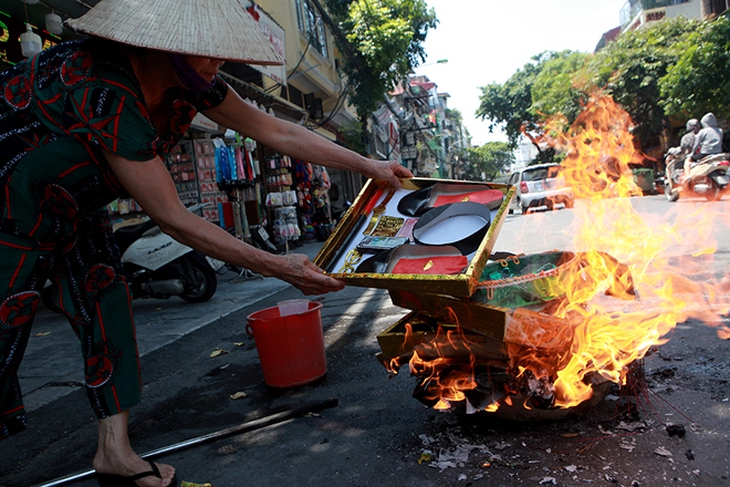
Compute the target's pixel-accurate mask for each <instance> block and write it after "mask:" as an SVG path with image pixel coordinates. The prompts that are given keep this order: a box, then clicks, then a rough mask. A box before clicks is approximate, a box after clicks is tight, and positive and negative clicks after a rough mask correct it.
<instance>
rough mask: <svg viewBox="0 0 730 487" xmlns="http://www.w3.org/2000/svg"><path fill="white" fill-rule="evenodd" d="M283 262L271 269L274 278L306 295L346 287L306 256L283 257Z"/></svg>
mask: <svg viewBox="0 0 730 487" xmlns="http://www.w3.org/2000/svg"><path fill="white" fill-rule="evenodd" d="M281 260H282V262H281V265H279V266H276V269H270V271H271V272H272V276H273V277H277V278H279V279H281V280H283V281H286V282H288V283H289V284H292V285H293V286H294V287H296V288H297V289H299V290H300V291H301V292H303V293H304V294H306V295H311V294H325V293H329V292H332V291H339V290H341V289H342V288H344V287H345V283H344V282H342V281H338V280H337V279H333V278H331V277H328V276H325V275H324V271H322V269H320V268H319V267H317V266H316V265H314V264H313V263H312V262H311V261H310V260H309V258H308V257H307V256H306V255H303V254H288V255H283V256H281Z"/></svg>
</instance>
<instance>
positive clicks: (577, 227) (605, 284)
mask: <svg viewBox="0 0 730 487" xmlns="http://www.w3.org/2000/svg"><path fill="white" fill-rule="evenodd" d="M560 123H561V122H560V121H557V120H556V121H550V122H548V123H547V125H546V127H545V128H546V130H545V133H547V134H550V136H551V143H552V144H553V145H554V146H555V147H556V148H558V149H560V150H562V151H563V152H564V153H565V154H566V157H565V160H564V161H563V163H562V166H563V173H562V174H563V177H564V178H565V180H566V182H567V183H568V184H569V185H570V186H571V187H572V189H573V193H574V196H575V199H576V205H575V209H574V220H573V221H574V223H573V226H572V227H571V229H570V232H571V234H572V235H573V246H574V250H575V252H576V253H580V260H581V263H582V264H581V266H578V267H574V268H573V271H572V272H564V273H563V275H562V276H561V284H562V287H563V288H564V291H565V294H564V296H563V297H562V298H560V299H557V300H555V301H553V302H551V303H550V304H548V305H547V306H546V307H545V308H544V309H542V310H541V313H543V315H547V316H548V319H543V320H535V319H533V317H532V315H530V314H528V313H527V312H525V311H523V310H521V309H516V310H515V311H514V313H513V315H512V317H511V320H510V321H509V324H508V327H507V330H506V333H505V337H504V341H505V344H506V353H507V356H508V363H507V364H506V365H505V369H504V370H506V371H507V372H508V375H509V376H510V380H507V381H504V383H503V388H504V391H503V394H502V395H501V396H500V395H499V394H496V395H495V392H494V391H492V392H491V396H490V395H489V394H486V395H483V397H481V399H480V400H481V403H480V404H479V406H478V409H482V410H487V411H495V410H496V409H497V408H498V407H500V405H502V406H507V407H509V406H511V405H512V404H513V399H512V398H514V397H517V392H518V391H517V390H516V388H517V387H521V386H525V387H527V388H528V389H529V390H530V393H531V395H532V396H538V398H542V399H544V400H545V401H547V403H546V404H542V407H550V408H570V407H573V406H576V405H578V404H580V403H582V402H584V401H586V400H588V399H590V398H591V397H592V396H593V393H594V387H595V385H596V383H597V382H600V381H603V382H605V381H610V382H613V383H617V384H624V383H625V381H626V377H627V373H628V370H629V368H628V367H629V365H630V364H632V363H633V362H635V361H637V360H641V359H642V358H643V357H644V356H645V355H646V353H647V352H648V351H649V349H650V348H651V347H653V346H659V345H662V344H663V343H665V342H666V341H667V338H666V337H667V334H668V333H669V332H670V331H671V330H672V329H673V328H674V327H675V326H676V325H677V323H681V322H684V321H686V320H687V319H689V318H694V319H697V320H701V321H703V322H705V323H708V324H711V325H719V324H720V323H721V317H722V315H726V314H728V312H729V311H730V309H729V307H728V303H727V301H723V299H722V297H723V296H724V295H725V294H726V293H725V290H727V289H729V288H730V286H729V285H728V279H727V278H724V277H723V278H721V279H720V280H715V279H713V278H712V276H711V275H710V273H709V272H708V270H707V269H708V263H709V262H710V259H711V258H712V254H713V253H714V251H715V243H714V240H713V238H712V229H713V225H715V224H716V223H717V220H718V218H717V217H718V215H716V214H713V212H710V211H707V208H700V209H698V210H696V211H687V212H684V213H683V212H676V213H675V214H671V215H670V216H671V218H670V217H669V216H666V215H664V216H657V218H662V220H661V222H660V223H659V224H657V223H656V222H653V224H652V225H649V224H648V223H647V222H646V221H645V220H644V217H642V216H641V215H640V214H639V213H638V212H637V211H636V210H634V208H633V206H632V203H631V199H630V197H631V196H637V195H640V194H641V190H640V189H639V188H638V187H637V185H636V184H635V182H634V179H633V173H632V170H631V164H636V163H640V162H641V160H642V155H641V154H640V153H639V152H638V151H637V150H635V148H634V143H633V139H632V136H631V134H630V128H631V126H632V122H631V119H630V117H629V115H628V114H627V113H626V112H625V111H624V110H623V109H622V108H621V107H619V106H618V105H617V104H615V103H614V102H613V100H612V99H611V98H610V97H608V96H605V95H603V94H601V93H597V94H595V95H594V96H593V98H592V99H591V100H590V101H589V103H587V104H586V106H585V108H584V110H583V112H582V113H581V114H580V116H579V117H578V119H577V120H576V121H575V123H573V124H572V126H571V127H570V129H569V130H568V131H567V132H564V133H563V132H561V131H560V130H559V129H558V127H559V126H560ZM672 208H676V207H672ZM667 213H672V212H671V211H670V209H669V207H668V210H667ZM687 229H691V232H688V231H687ZM688 239H691V240H692V246H693V248H694V249H696V250H695V252H694V254H693V255H692V256H691V258H681V257H678V256H676V255H673V254H672V249H673V248H674V247H675V246H676V245H677V244H678V243H679V242H684V243H685V244H687V241H688ZM697 276H702V277H701V278H699V279H698V278H697ZM627 290H631V292H632V293H635V294H636V296H635V297H636V298H637V299H634V300H630V299H626V297H625V296H624V298H623V299H616V297H622V296H621V294H622V293H623V294H626V291H627ZM631 297H632V298H633V297H634V296H633V294H632V296H631ZM550 317H552V318H554V319H555V320H556V321H554V322H553V321H551V319H550ZM453 321H454V322H455V323H456V330H455V331H443V330H442V329H440V328H439V331H438V333H437V334H436V337H435V338H434V339H433V340H431V341H430V342H427V343H419V344H416V345H412V346H409V347H404V348H405V349H409V350H410V349H412V350H413V353H412V355H411V356H410V360H409V367H410V371H411V373H412V374H413V375H416V376H418V377H419V378H421V379H422V380H421V382H420V383H419V386H418V387H417V388H416V390H417V392H416V393H414V395H417V393H418V391H419V389H420V390H421V396H420V397H419V399H421V400H422V401H424V398H425V399H426V400H425V401H424V402H426V403H431V405H433V406H434V407H436V408H439V409H441V408H448V407H449V406H450V405H451V404H452V403H453V402H458V401H463V400H464V399H469V402H470V403H471V404H474V401H473V400H472V398H473V397H475V394H476V393H477V392H479V389H480V387H479V381H478V380H477V379H476V378H475V375H476V372H475V370H476V368H477V367H479V366H485V365H487V366H489V365H493V362H490V360H484V358H483V357H482V356H480V355H479V352H477V350H479V343H478V341H477V342H475V341H474V340H473V337H471V336H469V337H467V336H466V335H464V334H463V332H461V328H460V327H458V320H456V319H454V320H453ZM558 321H559V322H560V323H562V325H558V324H557V323H558ZM565 323H567V324H568V326H565V325H564V324H565ZM718 335H719V336H720V337H721V338H728V337H730V329H727V328H725V327H723V328H721V329H719V331H718ZM403 361H404V358H403V357H401V358H399V359H395V360H394V361H393V364H392V366H393V368H394V369H397V367H398V366H400V365H401V362H403ZM482 368H483V367H482ZM489 380H490V381H492V380H493V377H490V378H489ZM485 398H486V399H485ZM477 402H479V401H477ZM531 404H534V401H533V402H532V403H529V404H528V402H527V401H525V403H524V407H525V408H527V409H529V408H530V407H532V406H531ZM475 406H476V405H475Z"/></svg>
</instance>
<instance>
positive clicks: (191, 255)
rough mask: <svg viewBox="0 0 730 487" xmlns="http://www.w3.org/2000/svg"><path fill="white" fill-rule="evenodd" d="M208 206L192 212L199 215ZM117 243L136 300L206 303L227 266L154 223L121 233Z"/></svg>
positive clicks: (118, 234)
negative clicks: (184, 243) (164, 231)
mask: <svg viewBox="0 0 730 487" xmlns="http://www.w3.org/2000/svg"><path fill="white" fill-rule="evenodd" d="M205 205H206V204H205V203H203V204H199V205H194V206H191V207H190V208H188V209H189V210H190V211H197V210H199V209H200V208H202V207H204V206H205ZM114 240H115V241H116V242H117V245H118V246H119V250H120V251H121V252H122V265H123V266H124V275H125V277H126V279H127V282H128V283H129V286H130V288H131V290H132V296H133V297H134V298H135V299H136V298H157V299H160V298H161V299H167V298H169V297H170V296H180V297H181V298H182V299H184V300H185V301H187V302H189V303H203V302H205V301H208V300H209V299H210V298H212V297H213V295H214V294H215V292H216V290H217V288H218V278H217V275H216V271H217V270H218V269H220V268H221V267H222V266H223V265H224V263H223V262H221V261H219V260H216V259H212V258H208V257H207V256H205V255H203V254H201V253H200V252H198V251H197V250H193V249H192V248H190V247H188V246H187V245H183V244H181V243H180V242H178V241H177V240H175V239H173V238H172V237H170V236H169V235H167V234H165V233H163V232H162V230H160V227H159V226H157V224H156V223H154V222H153V221H151V220H149V221H146V222H144V223H140V224H137V225H129V226H126V227H121V228H119V229H117V230H116V231H115V232H114Z"/></svg>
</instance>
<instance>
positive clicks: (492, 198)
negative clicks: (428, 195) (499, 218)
mask: <svg viewBox="0 0 730 487" xmlns="http://www.w3.org/2000/svg"><path fill="white" fill-rule="evenodd" d="M503 197H504V194H502V192H501V191H499V190H498V189H484V190H481V191H472V192H470V193H462V194H443V195H440V196H437V197H436V201H435V202H434V205H433V206H434V207H438V206H444V205H448V204H451V203H466V202H467V201H468V202H471V203H479V204H481V205H486V204H488V203H493V202H496V201H500V202H501V201H502V198H503Z"/></svg>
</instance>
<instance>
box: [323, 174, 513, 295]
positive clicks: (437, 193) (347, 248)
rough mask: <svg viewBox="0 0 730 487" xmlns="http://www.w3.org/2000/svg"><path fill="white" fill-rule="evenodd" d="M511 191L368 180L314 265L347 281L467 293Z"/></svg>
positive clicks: (433, 182) (462, 183)
mask: <svg viewBox="0 0 730 487" xmlns="http://www.w3.org/2000/svg"><path fill="white" fill-rule="evenodd" d="M512 194H513V191H512V190H511V186H508V185H502V184H492V183H480V182H474V181H447V180H438V179H418V178H413V179H407V180H404V181H403V187H402V188H401V189H397V190H396V189H395V188H392V187H387V186H382V185H378V184H377V183H375V182H374V181H369V182H368V184H366V186H365V188H363V191H362V192H361V193H360V195H359V196H358V198H357V200H356V202H355V204H353V206H352V208H351V209H350V210H349V211H348V213H347V214H346V216H345V218H344V219H343V221H342V222H341V223H340V225H338V227H337V229H335V232H333V234H332V236H331V237H330V240H329V241H328V242H327V243H326V244H325V246H323V248H322V251H321V252H320V254H319V255H318V256H317V258H316V259H315V263H316V264H317V265H319V266H320V267H323V268H324V269H325V270H326V271H327V272H329V273H331V274H333V275H334V276H335V277H337V278H341V279H344V280H345V281H347V283H348V284H353V285H360V286H367V287H380V288H387V289H410V290H419V289H421V290H424V291H431V292H437V290H438V289H442V290H443V289H449V290H450V291H451V293H453V294H454V295H460V296H468V295H470V294H471V293H472V292H473V291H474V289H473V285H474V283H473V282H471V281H473V280H474V276H475V275H478V273H479V271H480V270H481V268H482V267H483V266H484V263H485V262H486V259H485V258H482V256H483V255H484V254H485V252H486V257H488V255H489V252H490V251H491V248H492V246H493V244H494V241H495V240H496V237H497V234H498V232H499V228H500V227H501V224H502V221H503V219H504V217H505V216H506V214H507V208H508V205H509V199H510V198H511V197H512ZM428 283H431V284H433V285H434V286H435V287H433V286H428V285H427V284H428ZM424 286H425V287H424Z"/></svg>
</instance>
